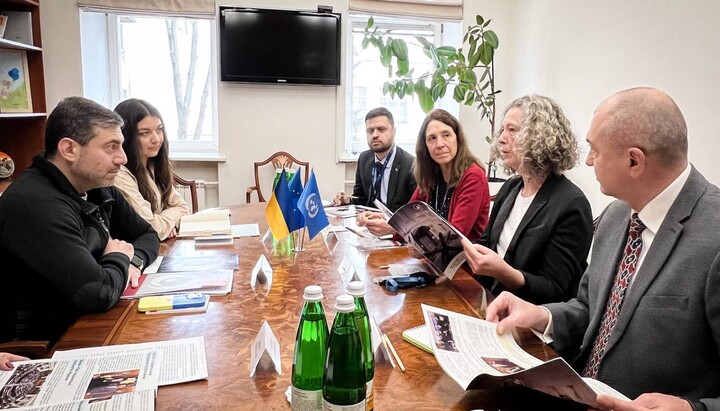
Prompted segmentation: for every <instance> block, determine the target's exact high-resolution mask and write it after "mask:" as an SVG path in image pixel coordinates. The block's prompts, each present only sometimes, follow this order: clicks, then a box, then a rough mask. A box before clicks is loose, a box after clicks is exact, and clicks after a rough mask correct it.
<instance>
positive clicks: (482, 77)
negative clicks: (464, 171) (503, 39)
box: [362, 15, 501, 180]
mask: <svg viewBox="0 0 720 411" xmlns="http://www.w3.org/2000/svg"><path fill="white" fill-rule="evenodd" d="M490 22H491V20H485V19H484V18H483V17H482V16H480V15H477V16H475V24H474V25H471V26H468V28H467V31H466V32H465V35H464V36H463V47H462V48H459V49H456V48H455V47H452V46H435V45H434V44H432V43H430V42H429V41H427V40H426V39H425V38H423V37H420V36H417V37H416V39H417V40H418V42H419V43H420V44H421V46H422V48H423V53H424V54H425V55H426V56H427V57H428V58H429V59H430V60H432V62H433V67H435V69H434V71H431V72H426V73H422V74H419V75H418V74H416V73H415V70H414V69H413V68H411V67H410V62H409V59H408V45H407V43H406V42H405V40H403V39H394V38H392V37H391V36H390V35H388V34H387V33H386V32H385V31H383V30H381V29H379V28H378V27H377V26H376V25H375V19H374V18H373V17H370V18H369V19H368V22H367V25H366V27H365V36H364V39H363V43H362V45H363V48H367V47H370V46H374V47H376V48H377V50H378V52H379V54H380V63H381V64H382V65H383V66H384V67H387V69H388V81H386V82H385V83H384V84H383V93H384V94H386V95H387V94H390V97H391V98H396V97H397V98H399V99H403V98H405V97H408V96H415V97H416V98H417V101H418V102H419V104H420V107H421V108H422V110H423V111H424V112H426V113H428V112H430V111H431V110H432V109H433V107H434V106H435V103H436V102H437V101H438V100H439V99H441V98H443V97H444V96H445V94H446V92H447V90H448V86H449V85H454V87H455V88H454V91H453V99H454V100H455V101H457V102H458V103H462V104H465V105H466V106H474V107H475V108H476V110H477V111H478V113H479V115H480V119H481V120H483V119H486V120H487V121H488V123H489V124H490V136H486V137H485V140H486V141H487V142H488V143H491V142H492V136H494V135H495V96H496V95H497V94H498V93H500V92H501V90H498V89H496V88H495V66H494V57H495V50H497V48H498V46H499V41H498V37H497V34H495V32H494V31H492V30H490V29H489V28H488V26H489V25H490ZM488 166H489V167H488V168H489V169H490V170H491V171H490V178H491V180H495V165H494V164H493V163H492V162H490V163H488Z"/></svg>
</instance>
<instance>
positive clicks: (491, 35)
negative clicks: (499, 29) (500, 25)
mask: <svg viewBox="0 0 720 411" xmlns="http://www.w3.org/2000/svg"><path fill="white" fill-rule="evenodd" d="M483 39H484V40H485V43H489V44H490V46H492V48H494V49H496V48H498V46H499V45H500V43H499V40H498V36H497V34H495V32H494V31H492V30H487V31H485V32H483Z"/></svg>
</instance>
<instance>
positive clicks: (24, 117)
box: [0, 0, 47, 192]
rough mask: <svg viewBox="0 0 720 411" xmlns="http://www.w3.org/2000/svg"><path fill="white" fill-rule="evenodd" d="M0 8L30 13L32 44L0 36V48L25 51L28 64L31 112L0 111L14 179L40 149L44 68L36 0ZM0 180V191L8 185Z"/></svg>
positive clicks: (1, 139) (0, 142) (0, 139)
mask: <svg viewBox="0 0 720 411" xmlns="http://www.w3.org/2000/svg"><path fill="white" fill-rule="evenodd" d="M0 11H25V12H30V15H31V20H32V37H33V45H27V44H23V43H18V42H16V41H11V40H6V39H0V49H13V50H25V51H26V54H27V63H28V77H29V83H30V93H31V95H32V106H33V112H32V113H0V151H2V152H5V153H7V154H8V155H9V156H10V157H11V158H12V159H13V161H14V162H15V172H14V173H13V175H12V176H11V177H10V178H15V177H17V176H18V175H20V174H21V173H22V172H23V171H25V170H26V169H27V168H28V166H29V165H30V163H31V162H32V157H33V156H34V155H35V154H37V153H38V152H39V151H41V150H42V149H43V147H44V141H45V122H46V120H47V107H46V100H45V74H44V73H45V71H44V69H43V56H42V37H41V33H40V0H0ZM8 182H9V181H8V180H0V192H2V191H4V188H5V187H7V185H8Z"/></svg>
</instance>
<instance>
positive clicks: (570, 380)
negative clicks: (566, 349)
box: [422, 304, 629, 409]
mask: <svg viewBox="0 0 720 411" xmlns="http://www.w3.org/2000/svg"><path fill="white" fill-rule="evenodd" d="M422 311H423V316H424V317H425V324H426V325H427V329H428V331H429V334H430V335H429V337H430V345H431V348H432V350H433V353H434V354H435V358H436V359H437V362H438V364H440V367H442V369H443V370H444V371H445V373H446V374H447V375H449V376H450V377H451V378H452V379H453V380H455V382H457V383H458V384H460V386H461V387H462V388H463V389H465V390H469V389H479V388H488V387H491V386H494V385H497V386H502V385H503V384H507V383H511V384H517V385H523V386H526V387H528V388H531V389H534V390H537V391H541V392H544V393H546V394H549V395H552V396H554V397H558V398H563V399H568V400H572V401H575V402H578V403H581V404H586V405H589V406H590V407H592V408H598V409H601V408H602V407H600V405H599V404H597V403H596V402H595V398H596V397H597V396H598V394H606V395H610V396H613V397H616V398H620V399H623V400H626V401H629V399H628V398H627V397H625V396H624V395H623V394H621V393H620V392H618V391H616V390H615V389H613V388H612V387H610V386H608V385H607V384H604V383H603V382H601V381H598V380H593V379H591V378H583V377H581V376H580V375H578V373H577V372H576V371H575V370H574V369H573V368H572V367H571V366H570V365H569V364H568V363H567V362H565V360H564V359H562V358H554V359H552V360H549V361H541V360H539V359H537V358H535V357H533V356H532V355H530V354H528V353H527V352H526V351H524V350H523V349H522V348H520V346H519V345H518V344H517V343H516V342H515V339H514V338H513V336H512V335H511V334H510V333H505V334H502V335H499V334H498V333H497V325H496V324H495V323H492V322H489V321H485V320H482V319H480V318H475V317H470V316H467V315H463V314H459V313H456V312H452V311H447V310H443V309H441V308H436V307H431V306H429V305H425V304H423V305H422Z"/></svg>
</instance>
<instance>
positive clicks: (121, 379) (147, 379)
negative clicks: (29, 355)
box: [0, 350, 162, 409]
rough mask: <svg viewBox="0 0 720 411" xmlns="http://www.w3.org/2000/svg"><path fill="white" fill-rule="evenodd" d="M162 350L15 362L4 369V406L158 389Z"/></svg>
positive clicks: (0, 378) (0, 395) (0, 389)
mask: <svg viewBox="0 0 720 411" xmlns="http://www.w3.org/2000/svg"><path fill="white" fill-rule="evenodd" d="M160 361H162V353H160V352H158V351H155V350H153V351H146V352H141V353H133V354H125V355H112V356H104V357H79V358H69V359H65V360H32V361H19V362H14V363H13V365H14V367H15V368H13V369H12V370H11V371H0V408H3V409H4V408H13V407H40V406H48V405H58V404H63V403H72V402H75V401H83V400H95V401H100V400H107V399H110V398H112V397H113V396H115V395H120V394H129V393H135V392H140V391H143V390H150V391H151V392H152V393H153V398H154V396H155V395H154V393H155V392H156V391H157V386H158V377H159V376H158V363H159V362H160Z"/></svg>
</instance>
